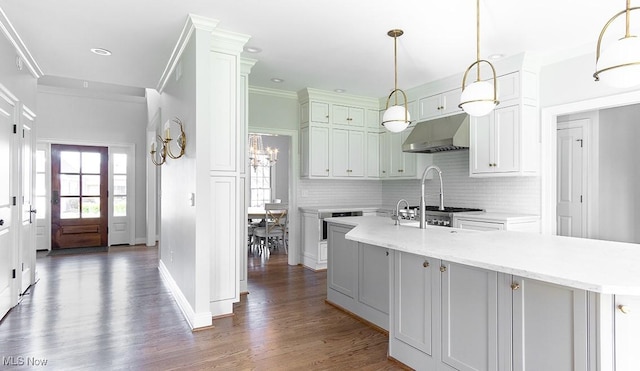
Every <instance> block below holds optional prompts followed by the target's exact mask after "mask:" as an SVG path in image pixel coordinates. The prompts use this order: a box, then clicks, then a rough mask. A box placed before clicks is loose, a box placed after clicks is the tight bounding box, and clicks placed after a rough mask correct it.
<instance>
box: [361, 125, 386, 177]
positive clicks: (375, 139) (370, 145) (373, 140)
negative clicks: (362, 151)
mask: <svg viewBox="0 0 640 371" xmlns="http://www.w3.org/2000/svg"><path fill="white" fill-rule="evenodd" d="M382 135H383V134H382V133H369V132H368V133H367V146H366V148H367V149H366V156H365V157H366V159H365V162H366V164H367V165H366V167H367V171H366V173H365V175H366V176H367V177H368V178H379V177H380V153H381V150H380V137H382Z"/></svg>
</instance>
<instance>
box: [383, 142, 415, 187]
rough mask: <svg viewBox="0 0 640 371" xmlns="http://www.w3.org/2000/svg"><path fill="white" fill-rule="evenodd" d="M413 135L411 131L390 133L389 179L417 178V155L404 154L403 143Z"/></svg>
mask: <svg viewBox="0 0 640 371" xmlns="http://www.w3.org/2000/svg"><path fill="white" fill-rule="evenodd" d="M409 134H411V130H405V131H403V132H400V133H389V134H388V136H389V177H393V178H415V177H416V154H415V153H408V152H402V143H404V141H405V140H406V139H407V137H408V136H409Z"/></svg>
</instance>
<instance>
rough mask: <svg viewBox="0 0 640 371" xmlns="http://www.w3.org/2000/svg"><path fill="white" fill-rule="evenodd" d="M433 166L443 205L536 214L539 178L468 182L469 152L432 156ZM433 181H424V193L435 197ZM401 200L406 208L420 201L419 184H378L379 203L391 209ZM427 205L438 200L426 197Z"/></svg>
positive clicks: (509, 178) (493, 179)
mask: <svg viewBox="0 0 640 371" xmlns="http://www.w3.org/2000/svg"><path fill="white" fill-rule="evenodd" d="M433 164H434V165H437V166H439V167H440V169H441V170H442V183H443V188H444V204H445V206H453V207H472V208H480V209H485V210H487V211H508V212H514V213H523V214H539V213H540V178H539V177H496V178H470V177H469V151H468V150H463V151H453V152H441V153H434V154H433ZM438 188H439V185H438V181H437V177H436V176H434V180H427V181H426V183H425V192H426V193H438V192H439V189H438ZM401 198H404V199H406V200H407V201H408V202H409V204H410V205H418V203H419V201H420V181H419V180H386V181H383V182H382V202H383V204H385V205H395V204H396V203H397V202H398V200H400V199H401ZM426 202H427V205H437V204H438V196H437V195H431V196H427V200H426Z"/></svg>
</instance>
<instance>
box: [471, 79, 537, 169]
mask: <svg viewBox="0 0 640 371" xmlns="http://www.w3.org/2000/svg"><path fill="white" fill-rule="evenodd" d="M498 93H499V96H498V100H500V104H499V105H498V107H496V109H495V110H494V111H493V112H491V113H490V114H488V115H486V116H483V117H473V118H471V125H470V145H469V174H470V176H472V177H492V176H523V175H537V174H538V172H539V169H540V120H539V119H538V82H537V75H536V74H535V73H533V72H530V71H526V70H522V71H518V72H514V73H510V74H507V75H504V76H500V77H499V78H498Z"/></svg>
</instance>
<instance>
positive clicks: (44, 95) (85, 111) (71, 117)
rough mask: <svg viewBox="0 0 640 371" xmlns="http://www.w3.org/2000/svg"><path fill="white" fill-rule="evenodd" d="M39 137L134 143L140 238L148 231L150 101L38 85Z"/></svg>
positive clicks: (137, 224) (88, 141)
mask: <svg viewBox="0 0 640 371" xmlns="http://www.w3.org/2000/svg"><path fill="white" fill-rule="evenodd" d="M37 99H38V118H37V130H36V138H37V140H47V141H51V142H53V143H55V142H56V141H59V142H61V143H73V142H77V143H81V144H86V143H90V144H95V145H100V144H104V145H105V146H106V145H108V144H114V145H115V144H134V145H135V153H136V163H135V172H136V176H137V178H136V204H135V209H136V210H135V212H136V230H135V237H136V240H144V239H145V237H146V230H145V224H146V222H145V206H146V205H145V198H146V188H145V173H146V170H145V166H146V164H145V161H147V160H148V156H147V153H146V145H145V142H146V140H145V127H146V124H147V111H146V102H145V99H144V98H142V97H126V96H115V95H106V94H105V95H93V96H82V95H79V93H78V92H77V91H70V90H66V89H55V88H51V87H45V86H39V87H38V94H37Z"/></svg>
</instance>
